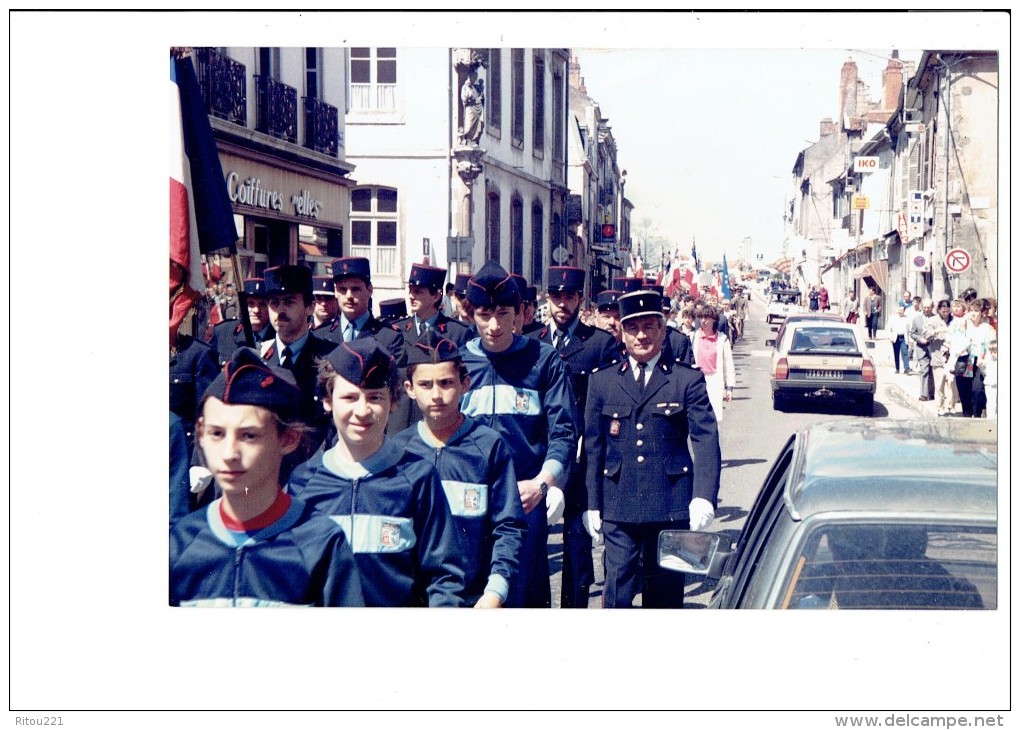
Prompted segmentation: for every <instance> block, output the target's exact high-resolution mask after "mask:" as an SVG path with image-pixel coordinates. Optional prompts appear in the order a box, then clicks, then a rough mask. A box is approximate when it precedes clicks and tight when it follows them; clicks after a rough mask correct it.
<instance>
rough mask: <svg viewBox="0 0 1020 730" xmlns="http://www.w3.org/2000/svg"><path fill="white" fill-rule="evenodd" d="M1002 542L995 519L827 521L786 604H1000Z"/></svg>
mask: <svg viewBox="0 0 1020 730" xmlns="http://www.w3.org/2000/svg"><path fill="white" fill-rule="evenodd" d="M996 550H997V539H996V533H995V530H994V528H991V527H989V528H979V527H972V526H945V525H917V524H910V525H904V524H870V525H864V524H855V525H847V524H827V525H822V526H820V527H818V528H816V529H815V530H814V532H813V533H812V534H811V535H810V536H809V537H808V539H807V542H806V543H805V548H804V550H803V552H802V553H801V555H800V557H799V559H798V560H797V562H796V568H795V571H794V575H793V579H792V581H791V583H790V585H789V587H788V588H787V590H786V593H785V596H784V601H783V608H796V609H804V608H872V609H875V608H878V609H963V608H969V609H974V608H987V609H994V608H996V607H997V605H998V586H997V583H996Z"/></svg>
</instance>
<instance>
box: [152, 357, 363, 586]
mask: <svg viewBox="0 0 1020 730" xmlns="http://www.w3.org/2000/svg"><path fill="white" fill-rule="evenodd" d="M289 378H290V375H289V373H287V374H281V373H274V372H273V371H271V370H270V369H269V368H267V367H266V366H265V364H264V363H263V362H262V360H261V359H260V358H259V356H258V354H256V353H255V351H254V350H249V349H247V348H242V349H239V350H237V351H236V352H235V353H234V355H233V356H232V357H231V359H230V361H229V362H227V363H226V364H225V365H224V368H223V372H221V373H220V374H219V376H217V378H216V379H215V380H214V381H213V382H212V384H211V385H210V386H209V387H208V389H207V390H206V392H205V396H204V398H203V401H202V405H201V409H200V414H201V415H200V417H199V419H198V421H197V426H198V428H197V433H198V439H197V441H198V444H199V447H200V448H201V450H202V453H203V455H204V457H205V463H206V464H207V465H208V466H209V469H210V471H212V473H213V476H214V477H215V478H216V482H217V484H218V485H219V487H220V490H221V491H222V497H221V498H219V499H217V500H215V501H213V502H212V503H211V504H209V505H208V506H207V507H205V508H204V509H200V510H197V511H195V512H191V513H189V514H186V515H184V516H183V517H181V518H180V519H179V520H178V521H177V522H176V523H175V524H174V525H173V526H172V528H171V532H170V604H171V605H174V606H178V605H192V606H200V605H206V606H283V605H290V606H295V605H296V606H363V605H364V601H363V599H362V594H361V587H360V584H359V581H358V575H357V572H356V569H355V567H354V555H353V553H352V552H351V546H350V544H349V543H348V541H347V538H346V537H345V535H344V533H343V531H342V530H340V528H339V527H337V526H336V525H335V524H334V523H333V522H332V521H331V520H329V519H328V518H327V517H326V516H325V515H322V514H321V513H319V512H317V511H315V510H314V509H313V508H312V507H311V506H310V505H307V504H305V503H304V502H302V501H301V500H299V499H295V498H293V497H291V496H290V495H289V494H286V493H284V492H283V491H282V490H281V489H280V465H281V464H282V462H283V458H284V456H285V455H287V454H289V453H292V452H293V451H294V450H295V449H297V447H298V445H299V443H300V441H301V438H302V434H303V429H304V427H303V426H302V425H300V423H299V420H298V419H299V408H300V405H301V391H300V390H299V389H298V387H297V386H296V385H295V384H294V383H293V381H292V380H289Z"/></svg>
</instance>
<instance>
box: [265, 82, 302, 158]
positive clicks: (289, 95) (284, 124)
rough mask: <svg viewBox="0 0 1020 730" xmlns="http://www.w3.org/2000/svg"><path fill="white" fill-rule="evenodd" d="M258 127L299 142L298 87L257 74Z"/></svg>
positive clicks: (278, 136) (272, 134)
mask: <svg viewBox="0 0 1020 730" xmlns="http://www.w3.org/2000/svg"><path fill="white" fill-rule="evenodd" d="M255 103H256V104H257V106H258V120H257V122H256V129H257V130H258V131H260V132H264V133H265V134H268V135H271V136H273V137H277V138H279V139H285V140H287V141H288V142H294V143H296V142H297V89H295V88H294V87H293V86H287V85H286V84H283V83H280V82H279V81H277V80H276V79H274V78H270V77H269V76H258V75H257V76H255Z"/></svg>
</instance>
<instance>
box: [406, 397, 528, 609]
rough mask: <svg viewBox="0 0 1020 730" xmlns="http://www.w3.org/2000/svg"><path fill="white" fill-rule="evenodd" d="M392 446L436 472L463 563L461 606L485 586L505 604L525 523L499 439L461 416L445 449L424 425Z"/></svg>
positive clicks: (506, 453)
mask: <svg viewBox="0 0 1020 730" xmlns="http://www.w3.org/2000/svg"><path fill="white" fill-rule="evenodd" d="M394 443H395V445H396V446H397V447H398V448H401V449H406V450H407V451H408V452H410V453H412V454H416V455H418V456H420V457H421V458H422V459H424V460H426V461H428V462H430V463H431V464H433V465H434V466H435V468H436V471H437V472H438V473H439V478H440V480H441V481H442V484H443V491H444V492H446V499H447V501H448V502H449V503H450V510H451V512H452V513H453V521H454V523H456V525H457V530H458V532H459V533H460V541H461V545H462V547H463V549H464V557H465V559H466V563H467V564H466V566H465V569H466V571H467V572H466V573H465V576H464V584H465V586H466V591H465V599H466V600H465V604H466V605H469V606H473V605H474V604H475V602H476V601H477V600H478V599H479V598H480V597H481V595H482V593H483V592H484V591H485V589H486V586H487V585H488V587H489V588H490V590H493V591H495V592H496V593H497V594H498V595H499V596H500V598H501V599H502V600H503V601H504V602H505V601H506V598H507V589H508V587H509V585H510V584H511V583H512V582H513V579H514V577H515V576H516V575H517V566H518V564H519V562H520V552H521V542H522V540H523V537H524V532H525V531H526V530H527V523H526V522H525V521H524V510H523V508H522V507H521V498H520V495H519V494H518V492H517V477H516V476H515V474H514V466H513V461H512V460H511V457H510V451H509V450H508V449H507V447H506V445H505V444H504V443H503V440H502V437H500V435H499V434H498V433H496V432H495V431H493V430H492V429H491V428H489V427H487V426H483V425H482V424H481V423H479V422H477V421H475V420H474V419H472V418H470V417H465V419H464V423H462V424H461V426H460V428H458V429H457V431H456V433H454V434H453V436H451V437H450V440H449V441H447V443H446V444H442V443H439V442H437V441H436V440H435V439H434V438H433V437H432V435H431V434H430V433H429V431H428V429H427V427H426V426H425V423H424V422H418V423H416V424H415V425H413V426H411V427H410V428H408V429H406V430H404V431H402V432H401V433H399V434H397V435H396V436H395V437H394Z"/></svg>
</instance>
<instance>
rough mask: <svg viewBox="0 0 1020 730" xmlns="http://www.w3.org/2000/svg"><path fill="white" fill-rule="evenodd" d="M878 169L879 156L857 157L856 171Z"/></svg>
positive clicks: (855, 161)
mask: <svg viewBox="0 0 1020 730" xmlns="http://www.w3.org/2000/svg"><path fill="white" fill-rule="evenodd" d="M877 169H878V158H877V157H855V158H854V172H875V171H876V170H877Z"/></svg>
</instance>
